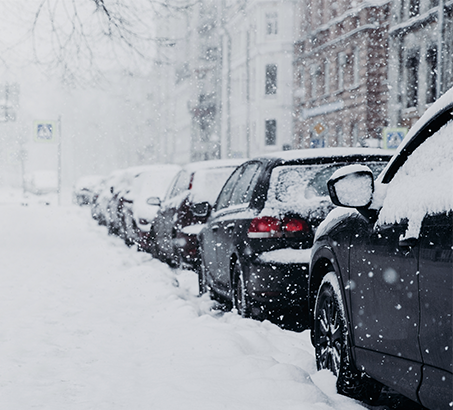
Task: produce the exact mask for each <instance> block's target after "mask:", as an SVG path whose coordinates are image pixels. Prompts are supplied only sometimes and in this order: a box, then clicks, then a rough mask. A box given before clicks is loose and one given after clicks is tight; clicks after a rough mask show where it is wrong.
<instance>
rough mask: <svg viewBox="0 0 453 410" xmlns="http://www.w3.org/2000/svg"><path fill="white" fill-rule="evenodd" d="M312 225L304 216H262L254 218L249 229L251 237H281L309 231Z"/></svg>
mask: <svg viewBox="0 0 453 410" xmlns="http://www.w3.org/2000/svg"><path fill="white" fill-rule="evenodd" d="M308 232H310V227H309V225H308V223H307V221H305V220H304V219H302V218H296V217H284V218H283V219H279V218H275V217H273V216H261V217H258V218H255V219H253V220H252V222H251V223H250V226H249V230H248V237H249V238H254V239H256V238H281V237H282V236H293V235H294V234H298V233H308Z"/></svg>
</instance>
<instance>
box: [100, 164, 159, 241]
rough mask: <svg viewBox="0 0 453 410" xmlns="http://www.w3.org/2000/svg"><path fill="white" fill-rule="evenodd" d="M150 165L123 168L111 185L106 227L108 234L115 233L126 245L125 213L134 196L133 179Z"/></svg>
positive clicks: (130, 206) (130, 205) (149, 167)
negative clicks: (132, 193) (132, 192)
mask: <svg viewBox="0 0 453 410" xmlns="http://www.w3.org/2000/svg"><path fill="white" fill-rule="evenodd" d="M152 167H153V166H152V165H141V166H135V167H129V168H125V169H123V170H122V171H120V173H119V174H118V178H117V179H116V181H115V183H114V184H113V185H112V195H111V197H110V199H109V201H108V206H107V228H108V232H109V234H110V235H117V236H119V237H120V238H121V239H123V240H125V241H126V243H127V244H128V245H131V243H129V242H128V240H127V236H126V219H125V218H126V213H128V212H129V211H128V209H131V208H132V205H133V202H134V198H133V196H132V195H131V190H132V189H133V186H134V183H135V182H134V181H135V180H136V179H137V178H138V177H139V176H140V175H141V174H142V173H144V172H147V171H149V170H150V169H152Z"/></svg>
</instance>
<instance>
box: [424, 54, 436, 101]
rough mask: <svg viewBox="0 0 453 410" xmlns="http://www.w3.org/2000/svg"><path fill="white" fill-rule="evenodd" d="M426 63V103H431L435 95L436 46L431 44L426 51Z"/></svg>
mask: <svg viewBox="0 0 453 410" xmlns="http://www.w3.org/2000/svg"><path fill="white" fill-rule="evenodd" d="M426 63H427V64H426V65H427V68H428V72H427V78H426V84H427V90H426V103H427V104H431V103H433V102H434V101H435V100H436V95H437V47H436V46H433V47H431V48H429V49H428V51H427V53H426Z"/></svg>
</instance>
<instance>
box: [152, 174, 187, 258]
mask: <svg viewBox="0 0 453 410" xmlns="http://www.w3.org/2000/svg"><path fill="white" fill-rule="evenodd" d="M188 185H189V175H188V173H187V171H185V170H182V171H180V172H179V174H178V175H177V176H176V177H175V180H174V182H173V183H172V185H171V186H170V188H169V190H168V195H167V197H166V198H165V200H164V201H163V202H162V204H161V207H160V209H159V213H158V216H157V217H156V219H155V222H154V232H155V235H156V241H157V246H158V248H159V251H160V252H161V253H163V254H164V255H166V256H167V257H170V256H171V254H172V252H173V237H172V233H173V226H174V222H175V217H176V213H177V210H178V206H179V205H180V202H181V201H179V200H178V199H179V197H181V196H182V195H183V194H184V192H185V190H187V188H188Z"/></svg>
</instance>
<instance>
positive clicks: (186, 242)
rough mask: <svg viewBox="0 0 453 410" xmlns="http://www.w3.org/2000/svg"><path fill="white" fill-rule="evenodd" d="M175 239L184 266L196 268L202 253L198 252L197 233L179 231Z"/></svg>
mask: <svg viewBox="0 0 453 410" xmlns="http://www.w3.org/2000/svg"><path fill="white" fill-rule="evenodd" d="M174 241H175V247H176V249H177V251H178V254H179V260H180V262H181V264H182V265H183V267H188V268H195V267H196V266H198V264H199V262H200V255H199V252H198V237H197V235H196V234H187V233H184V232H178V233H177V234H176V238H175V239H174Z"/></svg>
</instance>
